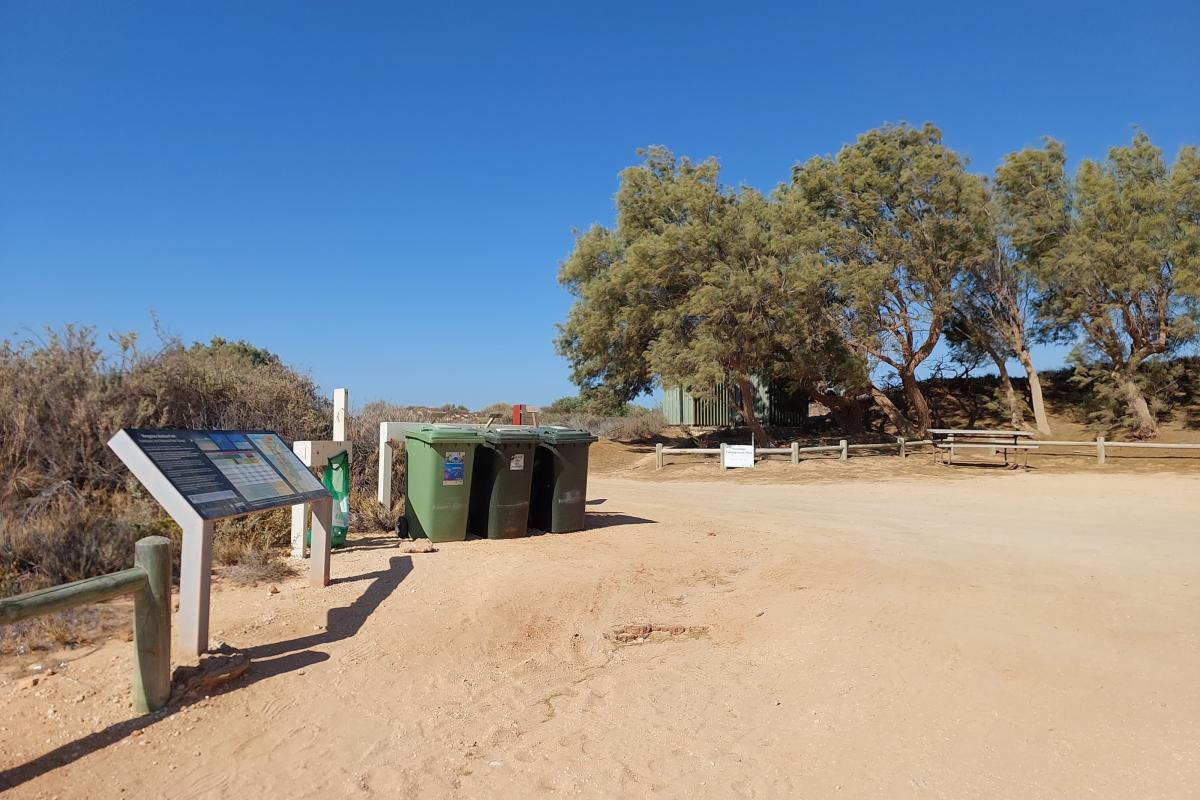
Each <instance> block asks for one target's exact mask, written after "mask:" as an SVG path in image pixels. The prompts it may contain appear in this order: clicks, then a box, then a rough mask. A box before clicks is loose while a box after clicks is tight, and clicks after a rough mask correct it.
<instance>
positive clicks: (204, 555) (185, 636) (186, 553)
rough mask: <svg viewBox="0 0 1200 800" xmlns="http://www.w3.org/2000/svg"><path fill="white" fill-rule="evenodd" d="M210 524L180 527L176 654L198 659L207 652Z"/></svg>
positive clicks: (211, 532) (200, 522)
mask: <svg viewBox="0 0 1200 800" xmlns="http://www.w3.org/2000/svg"><path fill="white" fill-rule="evenodd" d="M212 537H213V524H212V521H211V520H202V519H199V518H196V519H195V520H194V521H192V522H189V523H188V524H186V525H184V526H183V551H182V553H181V554H180V567H179V651H180V653H181V654H182V655H184V656H187V657H191V658H199V657H200V654H201V653H204V652H207V651H208V599H209V598H208V593H209V588H210V585H211V574H212Z"/></svg>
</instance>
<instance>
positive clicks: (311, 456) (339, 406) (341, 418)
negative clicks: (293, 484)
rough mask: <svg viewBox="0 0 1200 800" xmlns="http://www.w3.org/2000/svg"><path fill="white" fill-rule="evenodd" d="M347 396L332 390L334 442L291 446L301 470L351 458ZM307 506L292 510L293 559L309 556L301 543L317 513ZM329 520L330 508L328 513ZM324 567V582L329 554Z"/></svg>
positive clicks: (312, 442) (327, 572) (294, 444)
mask: <svg viewBox="0 0 1200 800" xmlns="http://www.w3.org/2000/svg"><path fill="white" fill-rule="evenodd" d="M349 405H350V393H349V392H348V391H347V390H346V389H334V390H333V439H332V440H316V441H313V440H308V439H305V440H301V441H297V442H295V443H293V444H292V452H294V453H295V454H296V456H297V457H298V458H299V459H300V461H301V462H303V464H304V466H306V467H309V468H310V469H311V468H313V467H323V466H325V465H326V464H328V463H329V459H331V458H333V457H335V456H337V455H338V454H340V453H345V454H346V457H347V458H351V459H352V458H354V448H353V446H352V445H351V444H350V442H349V441H347V440H346V417H347V414H348V413H349ZM310 506H311V504H309V503H298V504H296V505H294V506H292V558H305V557H306V556H307V555H308V547H307V546H306V545H305V543H304V529H305V528H306V527H308V520H309V515H310V513H311V514H315V513H316V510H315V509H314V508H311V507H310ZM330 516H331V519H332V508H331V509H330ZM323 524H324V526H325V529H326V530H330V525H331V521H330V520H325V521H324V522H323ZM313 534H314V535H316V527H315V526H314V528H313ZM325 559H326V563H325V564H324V565H322V568H323V569H324V571H325V575H326V580H328V575H329V564H328V552H327V551H326V555H325Z"/></svg>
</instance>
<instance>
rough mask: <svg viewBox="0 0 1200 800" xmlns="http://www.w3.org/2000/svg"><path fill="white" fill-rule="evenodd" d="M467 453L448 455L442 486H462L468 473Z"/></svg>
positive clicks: (443, 471)
mask: <svg viewBox="0 0 1200 800" xmlns="http://www.w3.org/2000/svg"><path fill="white" fill-rule="evenodd" d="M466 455H467V454H466V453H464V452H452V453H446V464H445V466H444V467H442V486H462V485H463V477H464V476H465V475H466V472H467V464H466Z"/></svg>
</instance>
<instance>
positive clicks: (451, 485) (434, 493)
mask: <svg viewBox="0 0 1200 800" xmlns="http://www.w3.org/2000/svg"><path fill="white" fill-rule="evenodd" d="M481 441H483V437H482V436H480V435H479V431H478V430H475V429H473V428H456V427H449V426H448V427H441V428H435V427H428V428H417V429H413V430H406V431H404V451H405V453H406V454H407V455H408V468H407V469H405V471H404V519H405V523H406V527H407V528H408V535H409V536H411V537H413V538H416V537H419V536H420V537H425V538H428V539H429V540H430V541H433V542H461V541H462V540H463V539H465V538H467V511H468V509H469V506H470V499H471V476H472V467H473V466H474V463H475V448H476V447H478V446H479V443H480V442H481Z"/></svg>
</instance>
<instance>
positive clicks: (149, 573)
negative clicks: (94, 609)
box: [0, 536, 171, 713]
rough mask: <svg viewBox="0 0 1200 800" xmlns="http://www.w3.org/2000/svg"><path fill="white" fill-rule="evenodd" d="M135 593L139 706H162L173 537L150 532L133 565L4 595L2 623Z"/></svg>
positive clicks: (167, 677)
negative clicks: (150, 534)
mask: <svg viewBox="0 0 1200 800" xmlns="http://www.w3.org/2000/svg"><path fill="white" fill-rule="evenodd" d="M126 594H132V595H133V707H134V708H135V709H136V710H138V711H140V712H142V713H147V712H150V711H157V710H158V709H160V708H162V707H163V706H165V705H166V704H167V700H168V699H170V696H171V540H170V539H167V538H166V537H165V536H147V537H145V538H144V539H139V540H138V541H137V544H135V545H134V550H133V566H132V567H131V568H129V569H124V570H121V571H120V572H111V573H109V574H108V575H100V576H98V577H95V578H84V579H83V580H81V581H75V582H73V583H64V584H62V585H60V586H51V587H49V588H46V589H38V590H37V591H33V592H26V593H25V594H19V595H16V596H15V597H5V598H0V624H6V623H13V622H20V621H21V620H24V619H29V618H31V617H38V616H41V615H43V614H50V613H53V612H55V611H65V610H67V609H68V608H74V607H76V606H82V605H87V604H89V603H99V602H100V601H102V600H109V599H111V598H113V597H120V596H121V595H126Z"/></svg>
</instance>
